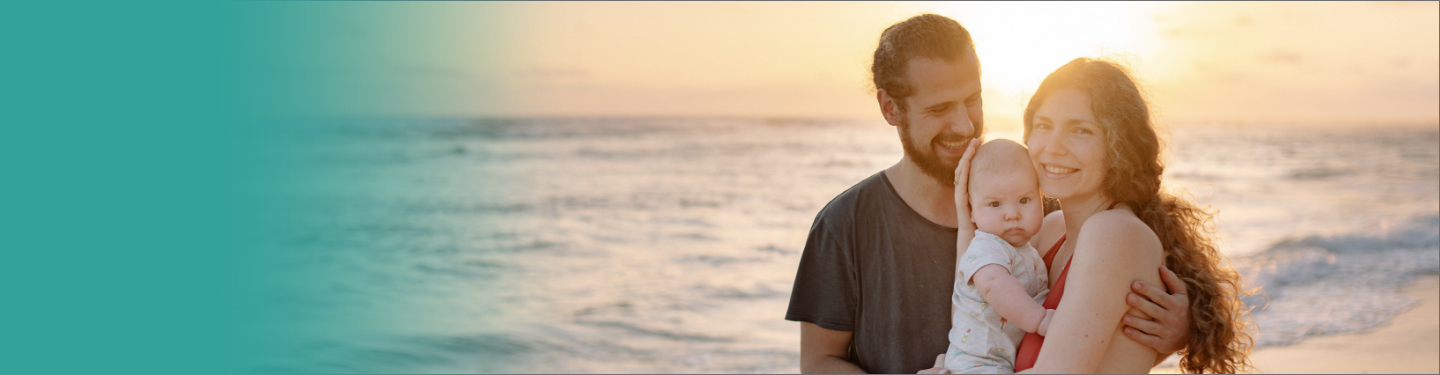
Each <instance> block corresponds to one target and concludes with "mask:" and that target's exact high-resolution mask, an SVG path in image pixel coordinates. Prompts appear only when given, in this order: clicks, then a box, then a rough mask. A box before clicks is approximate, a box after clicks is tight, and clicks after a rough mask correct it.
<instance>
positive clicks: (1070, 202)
mask: <svg viewBox="0 0 1440 375" xmlns="http://www.w3.org/2000/svg"><path fill="white" fill-rule="evenodd" d="M1111 204H1112V202H1111V201H1110V198H1108V197H1106V196H1105V195H1104V194H1100V193H1098V192H1097V193H1095V194H1090V195H1088V196H1083V197H1080V196H1076V197H1070V198H1069V199H1061V200H1060V207H1062V208H1063V210H1062V211H1061V212H1063V213H1064V215H1065V236H1066V238H1069V239H1070V241H1075V239H1076V238H1077V237H1079V236H1080V228H1082V227H1084V226H1085V220H1089V219H1090V216H1094V215H1095V214H1096V213H1099V212H1100V211H1105V210H1108V209H1110V205H1111Z"/></svg>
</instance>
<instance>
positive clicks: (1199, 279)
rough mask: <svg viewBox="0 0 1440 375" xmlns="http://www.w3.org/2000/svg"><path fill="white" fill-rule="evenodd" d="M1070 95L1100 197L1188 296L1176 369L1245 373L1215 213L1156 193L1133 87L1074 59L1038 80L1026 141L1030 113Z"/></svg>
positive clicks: (1156, 168) (1230, 273) (1146, 129)
mask: <svg viewBox="0 0 1440 375" xmlns="http://www.w3.org/2000/svg"><path fill="white" fill-rule="evenodd" d="M1067 88H1069V89H1077V90H1080V91H1081V92H1084V93H1086V94H1089V95H1090V109H1091V111H1093V112H1094V115H1095V120H1096V122H1098V123H1099V124H1098V125H1099V126H1100V127H1101V128H1103V129H1104V133H1105V140H1106V143H1107V146H1108V147H1109V153H1108V154H1107V155H1106V162H1107V163H1108V164H1109V170H1107V171H1106V173H1105V179H1104V182H1103V185H1104V186H1103V187H1102V188H1103V189H1104V190H1105V193H1106V195H1107V196H1109V197H1110V198H1111V199H1114V200H1115V201H1116V202H1119V203H1124V204H1126V205H1129V206H1130V207H1131V208H1133V209H1134V210H1135V214H1136V215H1137V216H1139V218H1140V220H1141V221H1143V222H1145V225H1147V226H1149V227H1150V229H1151V230H1153V231H1155V234H1156V235H1157V236H1159V237H1160V243H1161V244H1162V246H1164V249H1165V266H1166V267H1169V268H1170V269H1171V270H1173V271H1175V273H1176V274H1177V275H1179V276H1180V279H1181V280H1184V281H1185V287H1186V290H1187V291H1188V294H1189V296H1190V323H1191V325H1190V327H1191V336H1190V342H1189V343H1188V345H1187V346H1186V348H1185V349H1184V350H1183V352H1182V354H1183V355H1182V358H1181V359H1180V368H1181V369H1182V370H1184V371H1185V372H1187V373H1204V372H1211V373H1226V374H1233V373H1238V372H1240V371H1246V370H1250V369H1251V366H1250V361H1249V358H1248V357H1249V353H1250V349H1251V348H1253V347H1254V341H1255V340H1254V336H1253V335H1252V324H1251V322H1250V320H1249V310H1248V309H1247V308H1246V307H1245V304H1244V303H1243V302H1242V301H1241V300H1240V295H1241V294H1242V293H1244V294H1247V295H1248V294H1249V293H1246V291H1244V290H1243V289H1241V281H1240V274H1239V273H1236V272H1235V270H1233V269H1231V268H1229V267H1227V266H1225V265H1222V264H1221V261H1222V257H1221V254H1220V251H1219V249H1218V248H1217V247H1216V246H1215V243H1214V242H1213V241H1212V240H1211V235H1212V234H1213V233H1214V232H1215V226H1214V213H1212V212H1210V211H1209V210H1207V209H1206V208H1203V207H1199V206H1196V205H1195V204H1194V203H1191V202H1190V201H1188V200H1186V199H1184V198H1180V197H1176V196H1174V195H1171V194H1168V193H1165V192H1162V191H1161V189H1160V176H1161V174H1162V172H1164V170H1165V166H1164V165H1163V163H1162V162H1161V160H1160V149H1161V144H1160V138H1159V136H1157V135H1156V132H1155V127H1154V125H1153V123H1152V120H1151V117H1150V109H1149V107H1148V106H1147V105H1146V103H1145V99H1144V97H1143V94H1141V92H1140V88H1139V86H1137V85H1136V84H1135V81H1134V80H1132V79H1131V78H1130V75H1129V74H1128V73H1127V72H1126V70H1125V69H1124V68H1123V67H1121V66H1120V65H1118V64H1115V63H1112V62H1109V61H1105V60H1097V59H1089V58H1078V59H1075V60H1073V61H1070V62H1069V63H1067V64H1065V65H1064V66H1061V67H1060V69H1057V70H1055V72H1054V73H1050V75H1049V76H1048V77H1045V81H1043V82H1041V83H1040V88H1038V89H1036V90H1035V94H1034V95H1033V96H1031V97H1030V103H1029V104H1028V105H1027V106H1026V107H1025V140H1026V141H1027V143H1028V141H1029V139H1030V131H1031V129H1032V128H1033V126H1034V122H1033V121H1034V116H1035V111H1036V110H1038V109H1039V108H1040V105H1041V104H1042V103H1044V102H1045V99H1046V98H1047V97H1048V96H1049V95H1050V94H1052V93H1054V92H1055V91H1057V90H1062V89H1067Z"/></svg>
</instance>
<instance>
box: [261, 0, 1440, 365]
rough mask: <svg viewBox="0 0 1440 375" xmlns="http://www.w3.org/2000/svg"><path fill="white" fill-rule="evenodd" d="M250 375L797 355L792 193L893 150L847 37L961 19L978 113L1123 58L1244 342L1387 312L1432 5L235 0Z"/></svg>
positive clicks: (1418, 126)
mask: <svg viewBox="0 0 1440 375" xmlns="http://www.w3.org/2000/svg"><path fill="white" fill-rule="evenodd" d="M236 7H237V9H239V10H241V11H244V12H246V14H247V17H248V18H247V19H248V20H249V22H251V23H249V26H248V27H246V28H245V30H246V33H247V34H245V35H243V38H244V39H245V40H247V41H249V42H248V43H247V44H245V45H244V48H247V51H250V53H249V54H248V60H247V61H249V64H250V65H249V66H248V67H247V69H250V70H252V71H255V72H259V73H261V74H258V75H256V77H257V78H256V79H255V81H254V82H251V84H252V85H254V87H257V88H260V89H262V91H260V92H263V93H265V95H264V97H263V98H261V99H262V100H263V101H264V103H262V104H263V108H265V109H266V112H265V113H264V115H263V116H262V118H263V120H262V122H263V123H265V124H266V125H269V126H265V127H262V128H260V129H263V131H258V132H254V134H251V136H255V137H259V139H262V140H263V141H262V142H261V143H259V144H261V145H263V147H262V152H260V153H258V154H259V155H256V156H255V157H257V158H259V159H260V160H261V161H262V162H264V163H266V164H265V165H267V167H266V168H262V169H263V172H262V173H263V177H262V178H260V180H262V181H266V183H261V184H259V185H261V187H262V188H263V193H264V195H265V201H264V202H265V203H264V204H263V205H261V206H257V208H258V209H257V210H256V211H257V212H263V213H264V214H263V215H262V216H263V217H262V220H261V221H262V222H263V223H264V225H262V227H261V228H258V230H259V232H257V235H256V236H254V238H256V239H257V241H260V242H258V243H256V246H257V248H261V249H265V250H267V251H263V252H257V253H256V256H253V257H251V258H250V259H249V262H250V263H248V264H249V265H250V266H252V267H255V268H254V269H252V270H251V273H250V274H251V275H255V276H256V277H254V279H255V280H254V281H255V282H254V283H253V284H254V285H251V287H252V290H249V293H248V294H247V295H248V296H250V297H251V298H254V300H253V301H252V302H253V303H252V304H251V305H250V306H251V307H252V308H251V310H247V311H248V313H247V314H249V315H248V316H251V317H254V318H256V319H257V320H258V321H262V322H265V324H263V325H260V326H257V327H256V328H255V329H254V330H253V331H252V332H250V334H251V335H252V338H253V339H254V340H255V343H256V345H255V346H254V348H253V349H254V350H260V351H261V352H260V353H259V354H258V355H255V356H253V358H254V360H253V361H250V363H247V364H246V365H245V366H247V368H249V369H253V370H255V371H260V372H306V373H316V372H320V373H397V372H410V373H416V372H612V373H618V372H796V371H798V343H799V337H798V333H799V329H798V324H797V323H794V322H787V321H784V320H783V316H784V311H785V308H786V305H787V302H788V299H789V295H790V288H791V285H792V282H793V278H794V275H795V269H796V265H797V264H798V261H799V255H800V251H801V249H802V248H803V246H804V241H805V238H806V234H807V232H808V230H809V226H810V224H811V221H812V220H813V218H814V215H815V214H816V213H817V212H818V211H819V210H820V208H821V207H823V206H824V205H825V204H826V203H827V202H828V201H829V200H830V199H831V198H833V197H834V196H835V195H837V194H839V193H840V192H842V191H844V190H845V189H846V188H848V187H849V186H851V185H853V184H855V183H856V182H859V181H860V180H862V179H864V178H865V177H868V176H870V175H872V174H874V173H876V172H878V171H880V170H882V169H884V168H885V167H888V166H889V165H892V164H893V163H895V162H896V161H898V160H899V159H900V157H901V155H902V153H903V152H902V151H901V147H900V143H899V142H898V139H897V136H896V133H895V129H894V128H893V127H890V126H888V125H886V124H885V122H884V121H883V120H882V119H881V118H880V116H878V112H877V110H876V104H875V100H874V93H873V91H871V90H872V89H871V88H870V87H869V83H868V79H869V77H868V71H869V70H868V66H869V55H870V54H871V53H872V52H873V51H874V48H875V45H876V42H877V41H878V38H879V35H880V32H881V31H882V30H884V28H885V27H887V26H889V25H891V24H893V23H896V22H899V21H902V20H904V19H906V18H908V17H910V16H914V15H917V14H920V13H925V12H932V13H938V14H941V15H945V16H949V17H952V18H954V19H956V20H958V21H959V22H960V23H961V24H962V25H964V26H965V27H966V28H967V29H969V30H970V32H971V34H972V36H973V37H974V39H975V44H976V50H977V53H978V54H979V58H980V62H981V65H982V69H983V73H982V77H983V78H982V84H983V87H984V101H985V105H984V109H985V119H986V124H985V125H986V128H987V138H992V139H993V138H1012V139H1018V138H1019V137H1020V134H1019V133H1020V120H1019V118H1020V115H1021V113H1022V111H1023V109H1024V104H1025V103H1026V101H1027V100H1028V99H1029V93H1030V92H1031V90H1033V89H1034V88H1035V87H1036V86H1038V84H1039V82H1040V81H1041V80H1042V79H1044V77H1045V75H1047V74H1048V73H1049V72H1050V71H1052V70H1053V69H1055V68H1058V67H1059V66H1060V65H1062V64H1064V63H1065V62H1068V61H1069V60H1071V59H1074V58H1076V57H1082V56H1089V57H1106V58H1111V59H1114V60H1116V61H1120V62H1123V63H1125V64H1127V65H1128V66H1130V67H1131V68H1132V70H1133V72H1134V74H1135V76H1136V78H1137V79H1139V80H1140V82H1141V84H1142V85H1143V86H1144V87H1145V88H1146V89H1147V90H1148V92H1147V93H1148V95H1149V97H1150V100H1151V103H1152V104H1153V106H1154V108H1156V118H1157V121H1158V123H1159V124H1160V125H1161V126H1162V127H1164V129H1165V134H1166V137H1167V139H1168V146H1169V149H1168V168H1167V169H1166V176H1165V180H1166V181H1167V183H1168V184H1169V188H1170V189H1172V190H1174V191H1178V192H1184V193H1187V194H1189V195H1190V196H1191V197H1192V198H1193V199H1195V200H1196V201H1199V202H1201V203H1203V204H1206V205H1210V206H1211V207H1212V208H1213V209H1215V210H1217V211H1218V212H1219V215H1218V216H1217V218H1218V222H1217V230H1218V232H1217V235H1218V238H1219V243H1220V244H1221V245H1222V251H1224V252H1225V253H1226V254H1227V255H1228V256H1229V260H1230V261H1231V262H1232V264H1233V265H1234V266H1235V267H1236V268H1237V269H1239V270H1241V271H1242V273H1243V274H1244V275H1245V277H1246V282H1247V283H1248V284H1249V286H1251V287H1260V288H1263V290H1264V291H1265V293H1262V294H1260V295H1257V296H1255V297H1250V298H1247V303H1250V304H1251V305H1252V306H1254V307H1255V308H1256V310H1255V312H1254V317H1255V319H1256V321H1257V322H1258V324H1259V326H1260V328H1261V330H1262V335H1261V336H1260V338H1259V340H1258V344H1259V346H1261V347H1262V348H1263V347H1271V346H1281V345H1288V344H1292V343H1296V342H1299V341H1300V340H1303V339H1305V338H1308V337H1313V336H1323V335H1331V334H1339V333H1350V332H1362V331H1367V330H1371V329H1374V328H1376V327H1379V326H1382V325H1384V324H1386V323H1387V322H1389V321H1390V319H1392V318H1393V317H1394V316H1396V315H1397V314H1400V313H1401V312H1403V311H1405V310H1407V309H1410V308H1412V307H1414V306H1416V305H1417V304H1418V303H1419V302H1418V301H1417V300H1415V299H1414V298H1412V297H1410V296H1408V295H1406V294H1404V293H1402V292H1400V288H1401V287H1402V286H1404V285H1406V284H1407V283H1410V282H1411V281H1412V280H1414V279H1416V278H1417V277H1421V276H1426V275H1434V274H1436V273H1437V271H1440V239H1437V237H1440V235H1437V233H1440V215H1437V211H1440V198H1437V196H1440V146H1437V145H1440V135H1437V123H1440V104H1437V103H1440V37H1437V35H1440V21H1437V17H1436V14H1437V12H1440V10H1437V4H1436V3H1433V2H1428V3H1345V2H1326V3H1289V2H1286V3H1129V2H1126V3H1084V2H1079V3H1072V2H1064V3H1045V2H1025V3H1001V2H981V3H969V2H965V3H853V2H845V3H816V2H806V3H747V2H735V3H730V2H727V3H705V2H693V3H692V2H685V3H651V2H645V3H589V2H584V3H569V2H544V3H506V2H483V3H459V2H444V3H409V2H406V3H379V2H374V3H372V2H347V3H341V2H250V3H245V4H241V5H237V6H236Z"/></svg>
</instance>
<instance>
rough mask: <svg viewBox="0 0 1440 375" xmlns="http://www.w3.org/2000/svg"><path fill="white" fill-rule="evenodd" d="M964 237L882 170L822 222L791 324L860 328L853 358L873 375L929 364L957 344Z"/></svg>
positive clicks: (832, 206) (803, 259)
mask: <svg viewBox="0 0 1440 375" xmlns="http://www.w3.org/2000/svg"><path fill="white" fill-rule="evenodd" d="M957 233H958V230H957V229H956V228H948V227H945V226H942V225H939V224H936V223H934V222H931V221H930V220H927V219H925V218H924V217H922V216H920V214H919V213H917V212H915V210H913V209H911V208H910V206H909V205H906V204H905V201H903V200H901V199H900V195H899V194H898V193H896V192H895V187H894V186H893V185H891V184H890V180H889V179H888V178H886V177H885V172H883V171H882V172H880V173H876V174H875V175H873V176H870V178H867V179H865V180H864V181H861V182H860V183H859V184H856V185H855V186H852V187H850V189H849V190H846V191H845V192H844V193H840V195H839V196H836V197H835V199H833V200H831V201H830V203H829V204H827V205H825V208H824V209H822V210H820V214H818V215H816V216H815V223H814V224H812V225H811V227H810V237H809V238H808V239H807V240H806V241H805V252H804V254H802V255H801V256H800V270H799V271H798V272H796V275H795V289H794V290H793V292H792V293H791V294H790V309H789V311H787V312H786V313H785V319H786V320H793V321H800V322H810V323H814V324H815V325H818V326H820V327H822V328H826V329H831V330H836V331H849V332H854V338H852V339H851V340H852V341H851V344H850V361H851V362H854V363H855V364H856V365H859V366H860V368H861V369H864V370H865V371H867V372H871V373H892V374H914V373H915V372H916V371H919V370H922V369H927V368H930V367H931V366H932V365H934V364H935V356H936V355H938V354H942V353H944V352H945V349H946V348H947V346H948V345H949V340H948V339H947V337H946V334H947V333H948V332H949V331H950V293H951V292H952V291H953V287H952V285H951V284H952V283H954V282H955V236H956V234H957Z"/></svg>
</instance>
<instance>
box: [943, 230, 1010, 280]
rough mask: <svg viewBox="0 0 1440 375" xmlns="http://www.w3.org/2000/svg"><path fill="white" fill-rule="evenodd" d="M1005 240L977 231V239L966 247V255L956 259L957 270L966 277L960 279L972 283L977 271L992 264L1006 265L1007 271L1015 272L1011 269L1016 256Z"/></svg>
mask: <svg viewBox="0 0 1440 375" xmlns="http://www.w3.org/2000/svg"><path fill="white" fill-rule="evenodd" d="M1003 241H1004V240H1001V239H1000V238H999V237H995V236H994V235H992V234H988V233H984V232H980V231H976V232H975V239H974V240H972V241H970V247H969V248H966V249H965V255H964V256H962V257H960V259H957V260H956V261H955V268H956V271H957V272H960V274H961V275H962V276H961V277H963V278H964V279H963V280H960V281H962V282H964V283H967V284H968V283H970V278H972V277H975V271H979V270H980V268H981V267H985V266H987V265H991V264H999V265H1000V266H1001V267H1005V271H1006V272H1010V273H1011V274H1014V270H1012V269H1010V266H1011V265H1013V262H1014V257H1012V256H1011V254H1010V252H1011V251H1010V247H1009V246H1008V245H1009V244H1006V243H1004V242H1003Z"/></svg>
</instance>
